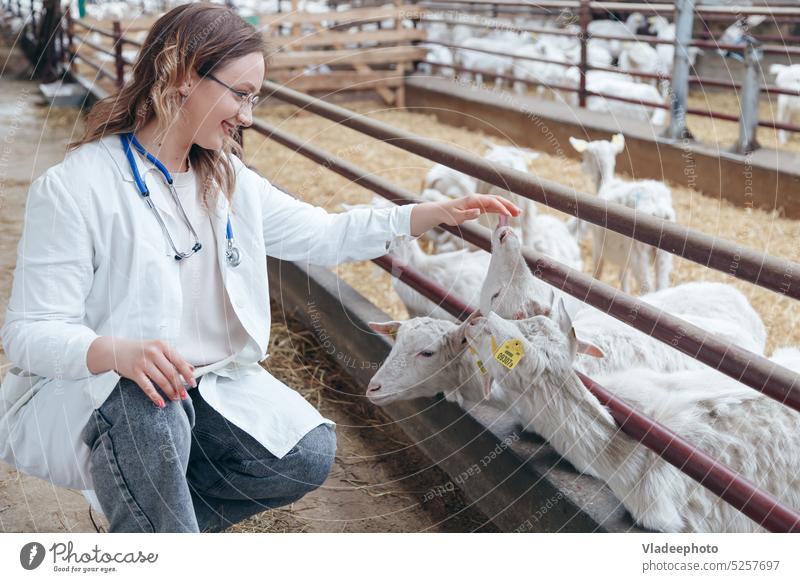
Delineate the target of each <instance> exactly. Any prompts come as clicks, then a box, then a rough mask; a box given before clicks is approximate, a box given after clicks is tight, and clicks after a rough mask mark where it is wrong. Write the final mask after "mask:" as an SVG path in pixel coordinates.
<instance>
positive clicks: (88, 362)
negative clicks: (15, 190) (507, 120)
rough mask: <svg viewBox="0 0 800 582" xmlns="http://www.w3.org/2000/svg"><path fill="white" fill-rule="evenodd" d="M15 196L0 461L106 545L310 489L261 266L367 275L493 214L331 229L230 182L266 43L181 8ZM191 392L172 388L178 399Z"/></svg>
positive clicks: (511, 211) (324, 460)
mask: <svg viewBox="0 0 800 582" xmlns="http://www.w3.org/2000/svg"><path fill="white" fill-rule="evenodd" d="M143 46H144V48H143V50H142V52H141V53H140V55H139V57H138V59H137V61H136V63H135V65H134V68H133V77H132V79H131V80H130V81H129V82H128V83H127V84H126V85H125V87H124V88H122V89H121V90H120V92H119V93H118V94H117V95H114V96H112V97H109V98H107V99H104V100H102V101H99V102H98V103H97V104H96V105H95V106H94V107H93V108H92V109H91V112H90V113H89V115H88V118H87V128H86V133H85V135H84V136H83V138H82V139H80V140H79V141H78V142H77V143H75V144H71V146H72V147H71V150H70V151H69V152H68V154H67V156H66V157H65V159H64V161H63V162H61V163H60V164H58V165H56V166H53V167H52V168H50V169H48V170H47V171H46V172H45V173H44V174H43V175H42V176H41V177H40V178H38V179H37V180H36V181H35V182H34V183H33V184H32V185H31V188H30V191H29V194H28V201H27V206H26V215H25V225H24V230H23V234H22V238H21V240H20V243H19V248H18V257H17V266H16V270H15V272H14V281H13V288H12V294H11V299H10V302H9V305H8V309H7V314H6V321H5V324H4V326H3V328H2V331H1V332H0V333H2V340H3V345H4V347H5V351H6V354H7V355H8V358H9V359H10V360H11V362H12V363H13V365H14V366H15V367H14V368H12V369H11V370H10V371H9V373H8V374H7V375H6V378H5V380H4V382H3V387H2V392H1V393H0V394H2V400H0V415H2V416H1V417H0V443H2V444H0V446H1V447H2V449H0V450H2V459H3V460H5V461H6V462H8V463H11V464H13V465H15V466H16V467H17V468H18V469H19V470H20V471H23V472H26V473H28V474H31V475H34V476H37V477H40V478H43V479H46V480H49V481H51V482H52V483H54V484H56V485H60V486H64V487H70V488H76V489H81V490H85V491H86V492H87V493H91V491H92V490H93V491H94V494H95V495H96V499H97V500H99V504H100V506H101V508H102V511H103V513H105V515H106V517H107V518H108V520H109V523H110V530H111V531H114V532H117V531H119V532H132V531H147V532H179V531H180V532H197V531H219V530H222V529H224V528H227V527H229V526H230V525H232V524H234V523H236V522H238V521H240V520H242V519H245V518H246V517H248V516H251V515H253V514H255V513H258V512H260V511H263V510H265V509H267V508H271V507H277V506H281V505H285V504H288V503H291V502H292V501H295V500H297V499H299V498H300V497H302V496H303V495H305V494H306V493H308V492H309V491H312V490H313V489H315V488H317V487H319V486H320V485H321V484H322V482H323V481H324V480H325V478H326V475H327V474H328V471H329V469H330V466H331V463H332V462H333V458H334V451H335V448H336V439H335V431H334V423H333V422H331V421H330V420H328V419H326V418H324V417H322V416H321V415H320V413H319V412H318V411H317V410H315V409H314V408H313V407H312V406H311V405H309V404H308V403H307V402H306V401H305V400H304V399H303V398H302V397H301V396H299V395H298V394H297V393H296V392H294V391H293V390H291V389H290V388H288V387H287V386H286V385H285V384H283V383H282V382H280V381H278V380H277V379H275V378H273V377H272V376H271V375H270V374H269V373H267V372H266V371H265V370H264V369H263V368H262V367H261V366H260V365H259V362H260V361H262V360H263V359H264V358H266V357H267V355H268V354H267V346H268V345H269V323H270V313H269V297H268V287H267V271H266V260H265V257H266V256H273V257H279V258H281V259H285V260H292V261H300V260H301V261H307V262H310V263H314V264H321V265H334V264H337V263H340V262H345V261H353V260H365V259H370V258H374V257H378V256H380V255H383V254H384V253H386V251H387V249H391V246H392V244H393V242H394V241H395V240H396V238H397V237H404V236H419V235H421V234H422V233H424V232H425V231H427V230H428V229H430V228H432V227H434V226H435V225H437V224H440V223H446V224H450V225H457V224H460V223H462V222H464V221H465V220H469V219H474V218H476V217H477V216H479V215H480V213H481V212H497V213H502V214H506V215H514V216H516V215H517V214H518V213H519V209H518V208H517V207H516V206H514V205H513V204H511V203H510V202H508V201H505V200H503V199H501V198H498V197H494V196H478V195H475V196H469V197H466V198H464V199H461V200H457V201H452V202H447V203H440V204H434V203H420V204H413V205H406V206H402V207H401V206H397V207H392V208H388V209H380V210H371V209H356V210H351V211H349V212H345V213H341V214H329V213H327V212H326V211H324V210H323V209H321V208H318V207H314V206H311V205H309V204H306V203H303V202H301V201H298V200H296V199H294V198H292V197H290V196H288V195H287V194H285V193H283V192H281V191H280V190H278V189H276V188H275V187H273V186H272V185H271V184H270V183H269V182H268V181H267V180H266V179H264V178H263V177H261V176H259V175H258V174H256V173H255V172H253V171H251V170H249V169H248V168H247V167H246V166H245V165H244V164H243V163H242V161H241V160H240V159H239V157H237V156H240V154H241V149H240V148H239V147H238V145H237V143H236V141H235V140H234V139H233V134H234V132H235V131H236V130H237V129H238V128H239V127H247V126H249V125H250V123H251V121H252V107H253V105H255V102H256V101H257V100H258V92H259V88H260V87H261V84H262V82H263V79H264V73H265V55H266V47H265V45H264V41H263V40H262V37H261V34H259V33H258V32H257V31H256V30H255V29H254V28H253V27H252V26H251V25H249V24H247V23H246V22H244V21H243V20H242V19H241V18H240V17H239V16H238V15H237V14H236V13H235V12H233V11H232V10H230V9H228V8H225V7H222V6H218V5H210V4H186V5H182V6H180V7H178V8H175V9H174V10H172V11H170V12H169V13H167V14H166V15H164V16H163V17H162V18H160V19H159V20H158V21H157V22H156V23H155V24H154V25H153V28H152V30H151V31H150V33H149V35H148V38H147V40H146V41H145V43H144V45H143ZM198 386H199V390H191V389H190V388H194V387H198Z"/></svg>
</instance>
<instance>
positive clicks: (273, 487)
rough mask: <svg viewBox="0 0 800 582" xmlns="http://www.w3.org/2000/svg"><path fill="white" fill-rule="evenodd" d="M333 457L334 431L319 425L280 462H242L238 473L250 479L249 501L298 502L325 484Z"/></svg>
mask: <svg viewBox="0 0 800 582" xmlns="http://www.w3.org/2000/svg"><path fill="white" fill-rule="evenodd" d="M335 456H336V431H335V430H334V427H332V426H330V425H327V424H322V425H319V426H317V427H315V428H314V429H312V430H310V431H309V432H308V433H306V434H305V436H303V438H302V439H300V441H299V442H298V443H297V444H296V445H295V446H294V447H293V448H292V450H290V451H289V452H288V453H287V454H286V455H284V456H283V457H282V458H280V459H276V458H274V457H273V458H272V459H271V460H267V461H261V460H246V461H242V462H241V467H240V470H241V472H242V473H244V474H246V475H247V476H248V477H249V478H250V479H249V482H250V483H251V484H252V485H253V487H252V489H251V493H252V497H253V498H267V497H293V498H294V499H299V498H300V497H302V496H303V495H305V494H306V493H308V492H310V491H313V490H314V489H316V488H318V487H319V486H320V485H322V484H323V483H324V482H325V479H326V478H327V477H328V473H330V470H331V467H332V466H333V461H334V458H335Z"/></svg>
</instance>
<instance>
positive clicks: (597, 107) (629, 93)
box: [561, 67, 667, 126]
mask: <svg viewBox="0 0 800 582" xmlns="http://www.w3.org/2000/svg"><path fill="white" fill-rule="evenodd" d="M561 83H562V84H563V85H565V86H567V87H574V88H576V89H577V88H578V87H579V84H580V70H579V69H578V67H570V68H569V69H567V70H566V72H565V73H564V77H563V78H562V80H561ZM586 89H587V90H588V91H592V92H594V93H601V94H603V95H609V96H612V97H622V98H624V99H633V100H635V101H637V103H629V102H627V101H619V100H616V99H607V98H605V97H600V96H597V95H590V96H589V97H588V98H587V99H586V107H587V108H588V109H589V110H591V111H598V112H600V113H608V114H611V115H613V116H617V115H619V116H622V117H628V118H631V119H638V120H640V121H645V122H648V123H651V124H652V125H655V126H661V125H664V123H665V122H666V118H667V111H666V109H662V108H660V107H653V106H652V105H649V104H650V103H656V104H659V105H663V104H664V98H663V97H662V95H661V93H659V92H658V89H656V88H655V87H653V86H652V85H645V84H644V83H637V82H636V81H635V80H633V77H631V76H630V75H627V74H626V73H613V72H610V71H588V73H587V75H586ZM562 99H563V100H564V101H566V102H567V103H569V104H571V105H572V106H577V105H578V94H577V93H575V92H570V93H569V95H567V96H565V97H562Z"/></svg>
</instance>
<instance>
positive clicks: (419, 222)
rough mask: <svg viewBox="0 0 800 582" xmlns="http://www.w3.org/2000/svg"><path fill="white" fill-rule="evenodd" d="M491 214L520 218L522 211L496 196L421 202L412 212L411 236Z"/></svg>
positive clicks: (473, 195)
mask: <svg viewBox="0 0 800 582" xmlns="http://www.w3.org/2000/svg"><path fill="white" fill-rule="evenodd" d="M489 212H493V213H496V214H502V215H505V216H519V215H520V213H521V212H522V210H521V209H520V208H519V207H518V206H517V205H515V204H514V203H513V202H511V201H509V200H506V199H505V198H503V197H502V196H496V195H494V194H470V195H469V196H464V197H462V198H456V199H454V200H448V201H446V202H421V203H419V204H417V207H416V208H415V209H414V210H413V211H412V212H411V234H412V236H419V235H420V234H422V233H424V232H427V231H428V230H430V229H431V228H433V227H435V226H437V225H439V224H447V225H450V226H458V225H459V224H461V223H463V222H465V221H467V220H474V219H476V218H478V217H479V216H480V215H481V214H485V213H489Z"/></svg>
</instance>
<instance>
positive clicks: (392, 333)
mask: <svg viewBox="0 0 800 582" xmlns="http://www.w3.org/2000/svg"><path fill="white" fill-rule="evenodd" d="M389 337H390V338H392V339H393V340H397V330H396V329H390V330H389Z"/></svg>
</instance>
